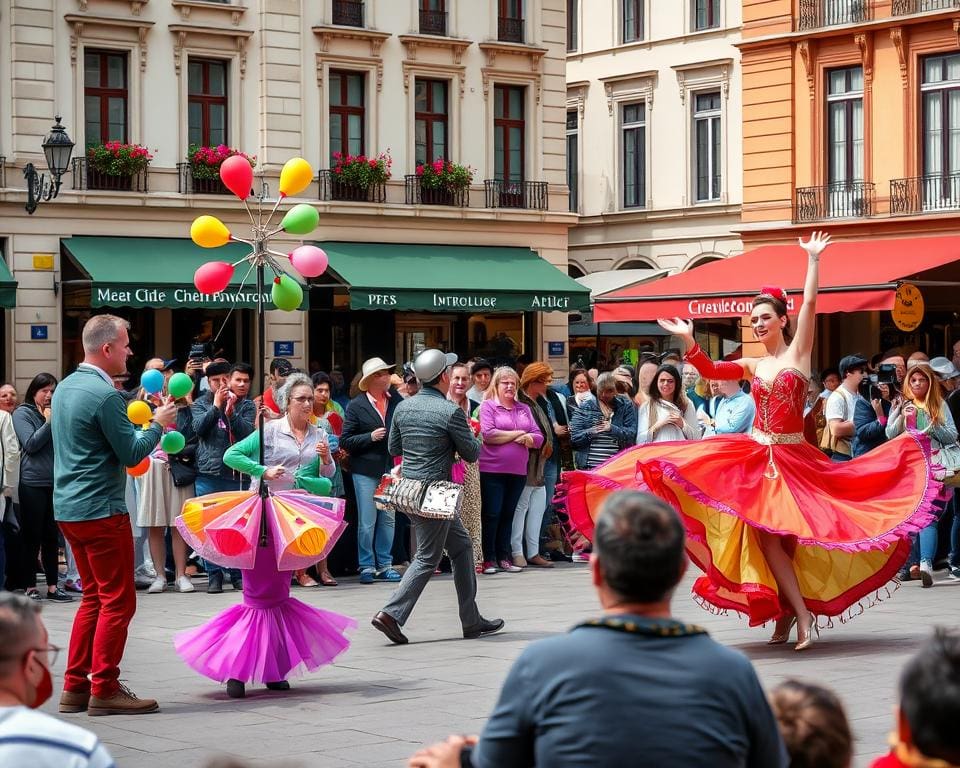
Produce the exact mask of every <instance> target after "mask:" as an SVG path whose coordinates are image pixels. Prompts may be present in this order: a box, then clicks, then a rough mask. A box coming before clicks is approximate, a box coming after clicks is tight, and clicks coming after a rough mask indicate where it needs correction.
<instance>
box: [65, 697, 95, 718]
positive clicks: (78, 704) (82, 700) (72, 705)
mask: <svg viewBox="0 0 960 768" xmlns="http://www.w3.org/2000/svg"><path fill="white" fill-rule="evenodd" d="M89 703H90V694H89V693H77V692H75V691H64V692H63V693H61V694H60V712H61V713H63V714H65V715H68V714H71V713H75V712H86V711H87V704H89Z"/></svg>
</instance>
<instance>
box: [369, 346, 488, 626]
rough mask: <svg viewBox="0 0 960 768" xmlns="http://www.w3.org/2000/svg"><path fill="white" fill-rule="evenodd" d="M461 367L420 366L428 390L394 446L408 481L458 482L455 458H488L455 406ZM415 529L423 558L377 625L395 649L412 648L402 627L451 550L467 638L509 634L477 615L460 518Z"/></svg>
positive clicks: (410, 407) (403, 408)
mask: <svg viewBox="0 0 960 768" xmlns="http://www.w3.org/2000/svg"><path fill="white" fill-rule="evenodd" d="M455 362H457V356H456V355H455V354H453V353H452V352H451V353H444V352H441V351H440V350H439V349H426V350H424V351H423V352H421V353H420V354H419V355H417V358H416V360H414V361H413V366H412V367H413V371H414V373H416V375H417V379H418V380H419V381H420V384H421V389H420V391H419V392H418V393H417V394H416V395H413V396H412V397H409V398H407V399H406V400H404V401H403V402H402V403H400V404H399V405H398V406H397V409H396V410H395V411H394V413H393V422H392V423H391V425H390V436H389V439H388V442H387V448H388V450H389V451H390V453H391V454H392V455H393V456H402V457H403V465H402V471H403V476H404V477H407V478H411V479H413V480H422V481H424V482H426V483H430V482H434V481H436V480H450V470H451V468H452V467H453V461H454V452H456V453H458V454H459V455H460V457H461V458H462V459H464V461H476V460H477V458H478V457H479V455H480V441H479V440H477V438H476V437H474V436H473V432H472V431H471V429H470V425H469V424H467V417H466V415H464V412H463V409H462V408H460V407H458V406H457V405H456V404H454V403H453V402H451V401H450V400H447V390H448V389H449V388H450V367H451V366H452V365H453V364H454V363H455ZM410 524H411V525H412V526H413V531H414V535H415V536H416V540H417V552H416V554H415V555H414V558H413V562H411V563H410V567H409V568H407V571H406V573H404V574H403V579H402V580H401V582H400V585H399V586H398V587H397V590H396V592H394V593H393V596H392V597H391V598H390V600H389V602H388V603H387V604H386V605H385V606H384V607H383V610H382V611H380V612H379V613H378V614H377V615H376V616H374V617H373V621H372V622H371V623H372V624H373V626H374V627H376V628H377V629H378V630H380V631H381V632H383V634H385V635H386V636H387V637H388V638H389V639H390V642H392V643H395V644H397V645H403V644H404V643H406V642H407V637H406V635H404V634H403V632H402V631H401V630H400V627H402V626H403V625H404V624H405V623H406V621H407V618H408V617H409V616H410V613H411V612H412V611H413V607H414V606H415V605H416V604H417V600H419V599H420V593H421V592H423V588H424V587H426V586H427V582H428V581H430V577H431V576H432V575H433V574H434V571H435V570H436V568H437V566H438V565H439V564H440V558H441V557H442V555H443V551H444V550H446V551H447V554H448V555H449V556H450V562H451V563H452V564H453V583H454V586H455V587H456V589H457V601H458V602H459V604H460V624H461V625H462V627H463V636H464V637H465V638H467V639H473V638H477V637H480V636H481V635H486V634H490V633H491V632H497V631H499V630H500V629H502V628H503V620H502V619H493V620H490V619H485V618H483V617H482V616H481V615H480V611H479V610H478V609H477V574H476V570H475V568H474V559H473V542H472V541H471V539H470V534H468V533H467V531H466V529H465V528H464V527H463V523H462V522H461V521H460V518H459V516H457V517H455V518H453V519H452V520H441V519H433V518H426V517H419V516H414V517H411V518H410Z"/></svg>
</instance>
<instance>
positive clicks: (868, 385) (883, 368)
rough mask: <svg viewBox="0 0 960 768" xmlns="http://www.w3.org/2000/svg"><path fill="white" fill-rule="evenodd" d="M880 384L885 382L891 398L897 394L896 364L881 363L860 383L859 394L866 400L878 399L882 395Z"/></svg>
mask: <svg viewBox="0 0 960 768" xmlns="http://www.w3.org/2000/svg"><path fill="white" fill-rule="evenodd" d="M880 384H885V385H886V386H887V388H888V390H889V392H890V397H891V398H892V397H893V396H894V395H896V394H897V391H898V389H897V387H898V385H897V366H895V365H894V364H893V363H881V364H880V365H879V367H878V368H877V372H876V373H871V374H870V375H869V376H868V377H867V378H865V379H864V380H863V381H862V382H861V383H860V394H861V395H863V397H865V398H866V399H867V400H878V399H879V398H880V397H881V396H882V395H881V392H880V387H879V385H880Z"/></svg>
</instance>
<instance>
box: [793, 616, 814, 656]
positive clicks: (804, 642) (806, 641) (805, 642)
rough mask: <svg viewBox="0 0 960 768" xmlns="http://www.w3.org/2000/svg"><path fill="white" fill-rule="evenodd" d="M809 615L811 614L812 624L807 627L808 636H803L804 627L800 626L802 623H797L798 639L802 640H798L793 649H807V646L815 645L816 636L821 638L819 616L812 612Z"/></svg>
mask: <svg viewBox="0 0 960 768" xmlns="http://www.w3.org/2000/svg"><path fill="white" fill-rule="evenodd" d="M809 615H810V626H809V627H807V636H806V637H804V636H803V632H802V627H801V626H800V624H799V623H798V624H797V640H799V641H800V642H798V643H797V644H796V645H795V646H794V647H793V650H795V651H805V650H807V648H809V647H810V646H811V645H813V642H814V637H816V639H818V640H819V639H820V627H818V626H817V617H816V616H814V615H813V614H812V613H811V614H809Z"/></svg>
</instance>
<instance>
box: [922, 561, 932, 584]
mask: <svg viewBox="0 0 960 768" xmlns="http://www.w3.org/2000/svg"><path fill="white" fill-rule="evenodd" d="M920 581H921V583H922V585H923V586H924V587H932V586H933V566H931V565H930V563H928V562H926V561H923V562H921V563H920Z"/></svg>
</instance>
